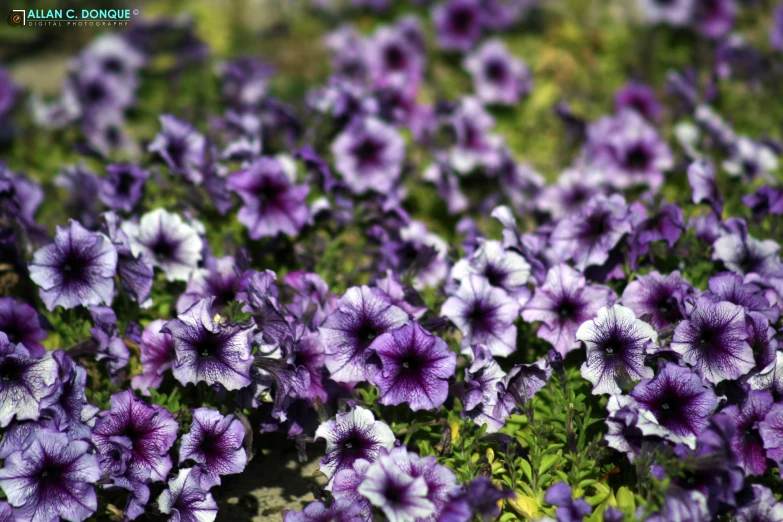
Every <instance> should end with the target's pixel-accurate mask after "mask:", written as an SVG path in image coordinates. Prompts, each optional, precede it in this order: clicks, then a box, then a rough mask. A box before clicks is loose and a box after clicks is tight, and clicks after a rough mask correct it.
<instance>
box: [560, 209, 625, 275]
mask: <svg viewBox="0 0 783 522" xmlns="http://www.w3.org/2000/svg"><path fill="white" fill-rule="evenodd" d="M630 232H631V222H630V219H629V214H628V205H626V203H625V199H623V197H622V196H620V195H618V194H615V195H612V196H610V197H608V198H607V197H606V196H603V195H600V194H599V195H597V196H593V198H592V199H591V200H590V201H589V202H588V203H587V205H585V207H584V208H583V209H582V211H581V212H580V213H578V214H574V215H572V216H570V217H567V218H565V219H563V220H562V221H560V222H559V223H558V224H557V226H555V229H554V230H553V231H552V235H551V236H550V241H551V243H552V249H553V250H554V252H555V254H556V255H557V256H558V257H559V259H561V260H567V259H573V260H574V263H575V265H576V267H577V268H578V269H579V270H584V269H585V268H587V267H588V266H593V265H602V264H604V263H605V262H606V261H607V260H608V259H609V251H610V250H611V249H612V248H614V246H615V245H617V243H618V242H619V241H620V239H621V238H622V237H623V236H624V235H625V234H629V233H630Z"/></svg>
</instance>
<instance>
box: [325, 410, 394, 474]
mask: <svg viewBox="0 0 783 522" xmlns="http://www.w3.org/2000/svg"><path fill="white" fill-rule="evenodd" d="M315 438H316V439H324V440H325V441H326V455H325V456H324V458H322V459H321V462H320V463H319V469H320V470H321V472H322V473H323V474H324V475H326V476H327V477H328V478H329V479H331V478H332V477H333V476H334V474H335V473H337V472H338V471H340V470H342V469H351V468H353V465H354V462H356V461H357V460H359V459H364V460H367V461H369V462H375V459H377V458H378V455H379V454H380V453H381V448H386V449H391V448H393V447H394V441H395V439H394V433H392V431H391V429H389V426H387V425H386V423H384V422H383V421H380V420H375V417H374V416H373V414H372V412H371V411H369V410H366V409H364V408H362V407H361V406H354V407H353V408H352V409H351V410H350V411H348V412H345V413H338V414H337V417H336V418H335V419H334V420H328V421H326V422H324V423H323V424H321V425H320V426H318V429H317V430H316V431H315Z"/></svg>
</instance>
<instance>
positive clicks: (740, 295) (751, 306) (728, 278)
mask: <svg viewBox="0 0 783 522" xmlns="http://www.w3.org/2000/svg"><path fill="white" fill-rule="evenodd" d="M707 284H708V285H709V288H710V292H709V293H708V294H706V295H708V296H709V297H711V298H713V299H714V300H716V301H728V302H730V303H733V304H735V305H739V306H741V307H743V308H744V309H745V312H746V313H750V312H755V313H758V314H761V315H762V316H764V317H765V318H767V319H768V320H769V321H770V322H773V323H774V322H776V321H777V320H778V317H779V316H780V310H779V309H778V308H777V307H776V306H771V305H770V303H769V301H767V298H766V297H764V294H763V293H761V291H760V289H759V287H758V286H756V285H754V284H745V283H744V282H743V279H742V277H740V276H738V275H737V274H734V273H731V272H721V273H719V274H717V275H714V276H712V277H711V278H710V280H709V282H708V283H707Z"/></svg>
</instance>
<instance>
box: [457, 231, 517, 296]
mask: <svg viewBox="0 0 783 522" xmlns="http://www.w3.org/2000/svg"><path fill="white" fill-rule="evenodd" d="M469 274H477V275H480V276H484V277H485V278H486V279H487V281H489V284H490V285H492V286H495V287H498V288H502V289H503V290H505V291H506V292H508V294H509V295H511V296H515V297H518V300H520V301H527V299H528V298H529V297H530V291H529V290H528V289H527V287H526V286H525V284H526V283H527V281H528V278H529V277H530V264H529V263H528V262H527V261H526V260H525V258H524V257H522V256H521V255H519V254H518V253H517V252H515V251H514V250H507V249H504V248H503V244H502V243H501V242H500V241H491V240H481V239H480V240H479V246H478V249H476V251H475V252H473V254H472V255H471V256H470V257H469V258H467V259H460V260H459V261H457V263H455V264H454V267H453V268H452V269H451V278H452V279H456V280H457V281H461V280H462V279H464V278H465V277H467V276H468V275H469Z"/></svg>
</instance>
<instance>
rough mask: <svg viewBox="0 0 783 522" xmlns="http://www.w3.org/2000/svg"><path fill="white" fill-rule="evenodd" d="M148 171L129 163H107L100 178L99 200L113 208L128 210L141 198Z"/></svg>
mask: <svg viewBox="0 0 783 522" xmlns="http://www.w3.org/2000/svg"><path fill="white" fill-rule="evenodd" d="M148 177H149V172H147V171H146V170H144V169H142V168H141V167H139V166H136V165H133V164H131V163H126V164H124V165H109V166H108V167H106V177H104V178H103V179H102V180H101V189H100V192H99V195H100V198H101V201H103V203H104V204H105V205H106V206H107V207H109V208H111V209H114V210H124V211H125V212H130V211H131V210H133V207H134V206H135V205H136V203H138V202H139V200H140V199H141V192H142V189H143V187H144V182H145V181H147V178H148Z"/></svg>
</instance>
